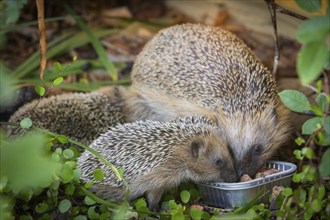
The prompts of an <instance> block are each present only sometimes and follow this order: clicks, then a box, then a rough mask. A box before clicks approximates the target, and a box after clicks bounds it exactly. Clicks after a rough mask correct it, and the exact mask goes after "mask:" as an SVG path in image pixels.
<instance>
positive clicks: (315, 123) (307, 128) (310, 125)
mask: <svg viewBox="0 0 330 220" xmlns="http://www.w3.org/2000/svg"><path fill="white" fill-rule="evenodd" d="M321 126H322V118H320V117H314V118H311V119H308V120H307V121H305V123H304V124H303V126H302V133H303V134H312V133H313V132H314V131H316V130H317V129H319V128H321Z"/></svg>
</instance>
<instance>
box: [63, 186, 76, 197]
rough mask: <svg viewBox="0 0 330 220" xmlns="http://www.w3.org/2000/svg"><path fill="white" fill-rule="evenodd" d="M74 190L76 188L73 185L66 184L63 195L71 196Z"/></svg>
mask: <svg viewBox="0 0 330 220" xmlns="http://www.w3.org/2000/svg"><path fill="white" fill-rule="evenodd" d="M75 189H76V187H75V186H74V185H73V184H68V185H66V186H65V194H67V195H70V196H72V195H73V194H74V191H75Z"/></svg>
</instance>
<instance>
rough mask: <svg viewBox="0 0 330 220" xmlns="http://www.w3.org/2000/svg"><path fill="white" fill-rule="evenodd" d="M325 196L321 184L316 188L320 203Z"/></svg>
mask: <svg viewBox="0 0 330 220" xmlns="http://www.w3.org/2000/svg"><path fill="white" fill-rule="evenodd" d="M324 196H325V187H324V185H323V184H321V185H320V186H319V187H318V190H317V199H318V200H320V201H322V199H323V198H324Z"/></svg>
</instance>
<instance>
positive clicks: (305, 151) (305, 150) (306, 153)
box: [301, 147, 314, 160]
mask: <svg viewBox="0 0 330 220" xmlns="http://www.w3.org/2000/svg"><path fill="white" fill-rule="evenodd" d="M301 154H302V155H304V156H305V157H307V158H308V159H310V160H311V159H313V158H314V151H313V150H312V148H310V147H303V148H302V149H301Z"/></svg>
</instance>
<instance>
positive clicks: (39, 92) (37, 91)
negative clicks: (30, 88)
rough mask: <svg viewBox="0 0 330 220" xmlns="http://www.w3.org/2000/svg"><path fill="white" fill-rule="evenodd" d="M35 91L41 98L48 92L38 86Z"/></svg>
mask: <svg viewBox="0 0 330 220" xmlns="http://www.w3.org/2000/svg"><path fill="white" fill-rule="evenodd" d="M34 90H35V91H36V93H37V94H38V95H39V96H44V95H45V92H46V89H45V88H44V87H42V86H36V87H35V88H34Z"/></svg>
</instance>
